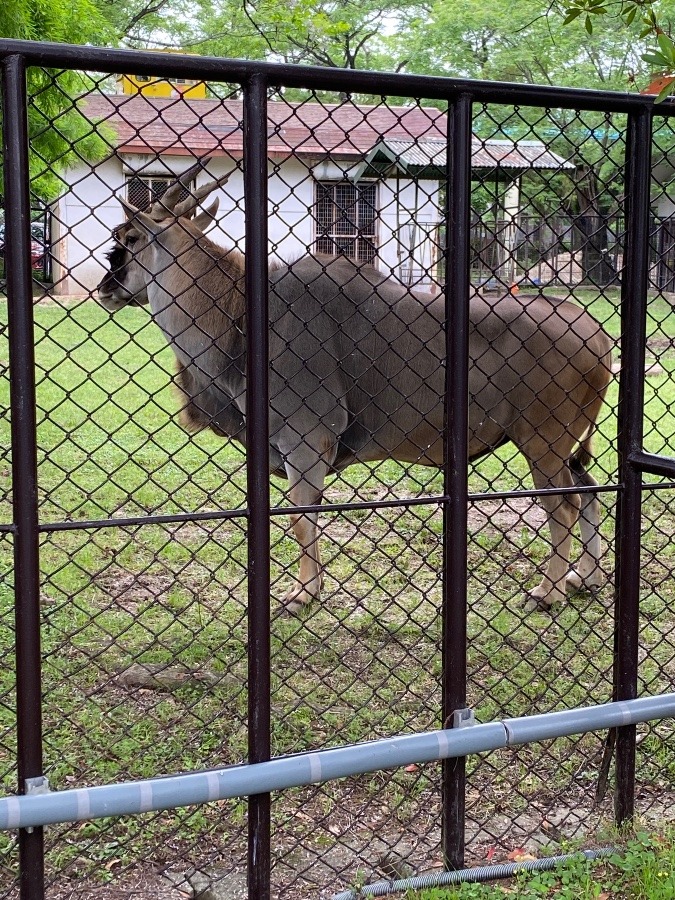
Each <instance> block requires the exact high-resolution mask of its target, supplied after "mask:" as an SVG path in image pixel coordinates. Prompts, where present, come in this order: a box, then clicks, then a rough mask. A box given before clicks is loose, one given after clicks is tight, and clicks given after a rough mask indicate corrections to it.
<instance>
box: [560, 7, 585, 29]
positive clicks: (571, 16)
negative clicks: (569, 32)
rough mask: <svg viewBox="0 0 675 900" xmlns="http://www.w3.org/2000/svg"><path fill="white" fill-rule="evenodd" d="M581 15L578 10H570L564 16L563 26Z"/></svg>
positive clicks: (580, 11)
mask: <svg viewBox="0 0 675 900" xmlns="http://www.w3.org/2000/svg"><path fill="white" fill-rule="evenodd" d="M581 13H582V10H580V9H572V10H570V12H568V13H567V15H566V16H565V18H564V19H563V25H569V24H570V22H574V20H575V19H577V18H578V17H579V16H580V15H581Z"/></svg>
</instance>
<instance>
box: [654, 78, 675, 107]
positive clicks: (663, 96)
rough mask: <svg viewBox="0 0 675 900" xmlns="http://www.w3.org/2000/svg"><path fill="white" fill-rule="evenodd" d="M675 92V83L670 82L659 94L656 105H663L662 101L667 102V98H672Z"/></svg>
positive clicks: (655, 101)
mask: <svg viewBox="0 0 675 900" xmlns="http://www.w3.org/2000/svg"><path fill="white" fill-rule="evenodd" d="M673 91H675V81H669V82H668V84H666V85H664V86H663V87H662V88H661V90H660V91H659V92H658V94H657V95H656V99H655V100H654V103H661V101H662V100H665V99H666V97H670V95H671V94H672V93H673Z"/></svg>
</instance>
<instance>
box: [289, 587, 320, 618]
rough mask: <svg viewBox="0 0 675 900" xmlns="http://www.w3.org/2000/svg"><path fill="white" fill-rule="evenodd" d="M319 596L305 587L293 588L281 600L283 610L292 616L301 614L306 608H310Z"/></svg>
mask: <svg viewBox="0 0 675 900" xmlns="http://www.w3.org/2000/svg"><path fill="white" fill-rule="evenodd" d="M316 599H317V598H316V597H314V596H313V595H312V594H310V593H309V591H307V590H305V589H304V588H299V589H298V588H293V589H292V590H290V591H288V593H287V594H286V596H285V597H284V598H283V600H282V601H281V605H282V612H284V613H287V614H289V615H292V616H298V615H300V614H301V613H302V612H303V611H304V610H306V609H309V607H310V606H311V604H312V603H313V602H314V601H315V600H316Z"/></svg>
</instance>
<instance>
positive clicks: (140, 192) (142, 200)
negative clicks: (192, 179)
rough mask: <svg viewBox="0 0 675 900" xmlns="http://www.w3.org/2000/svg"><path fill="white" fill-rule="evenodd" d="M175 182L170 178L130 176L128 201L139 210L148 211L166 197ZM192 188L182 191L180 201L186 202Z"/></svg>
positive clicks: (189, 186)
mask: <svg viewBox="0 0 675 900" xmlns="http://www.w3.org/2000/svg"><path fill="white" fill-rule="evenodd" d="M174 181H175V178H173V177H169V176H166V177H164V176H158V177H155V176H147V177H146V176H141V175H129V176H128V177H127V201H128V202H129V203H131V204H132V206H135V207H136V208H137V209H148V208H149V207H150V205H151V204H152V203H154V201H155V200H159V199H160V198H161V197H163V196H164V194H165V193H166V190H167V188H168V187H169V185H171V184H173V183H174ZM192 187H193V185H188V187H184V188H183V189H182V190H181V193H180V200H185V198H186V197H188V196H189V195H190V193H191V189H192ZM179 202H180V201H179Z"/></svg>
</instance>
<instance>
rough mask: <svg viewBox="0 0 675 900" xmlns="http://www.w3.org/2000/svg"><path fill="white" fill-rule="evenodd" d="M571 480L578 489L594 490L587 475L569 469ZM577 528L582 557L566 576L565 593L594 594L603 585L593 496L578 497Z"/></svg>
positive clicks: (597, 506) (596, 506)
mask: <svg viewBox="0 0 675 900" xmlns="http://www.w3.org/2000/svg"><path fill="white" fill-rule="evenodd" d="M572 476H573V478H574V481H575V482H576V483H577V484H578V485H579V486H580V487H597V484H598V482H597V481H596V480H595V478H593V476H592V475H590V474H589V473H588V472H585V471H583V470H580V471H579V470H575V469H574V468H572ZM580 497H581V509H580V512H579V529H580V531H581V545H582V550H581V556H580V557H579V560H578V562H577V563H576V565H575V566H574V567H573V568H572V569H570V571H569V574H568V576H567V591H568V592H573V591H584V590H586V591H591V592H592V591H596V590H597V589H598V588H599V587H602V585H603V584H604V582H605V576H604V573H603V571H602V569H601V568H600V558H601V555H602V541H601V539H600V499H599V498H598V495H597V494H596V493H584V494H580Z"/></svg>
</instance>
